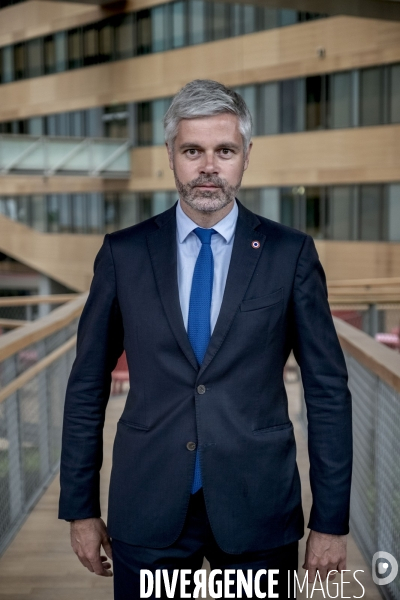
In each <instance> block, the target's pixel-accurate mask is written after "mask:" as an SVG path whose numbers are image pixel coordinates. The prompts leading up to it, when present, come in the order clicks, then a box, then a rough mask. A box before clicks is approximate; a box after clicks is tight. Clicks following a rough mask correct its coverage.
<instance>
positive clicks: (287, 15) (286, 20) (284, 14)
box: [280, 8, 297, 27]
mask: <svg viewBox="0 0 400 600" xmlns="http://www.w3.org/2000/svg"><path fill="white" fill-rule="evenodd" d="M280 13H281V19H280V21H281V26H282V27H286V26H287V25H294V24H295V23H297V11H296V10H291V9H286V8H284V9H282V10H281V11H280Z"/></svg>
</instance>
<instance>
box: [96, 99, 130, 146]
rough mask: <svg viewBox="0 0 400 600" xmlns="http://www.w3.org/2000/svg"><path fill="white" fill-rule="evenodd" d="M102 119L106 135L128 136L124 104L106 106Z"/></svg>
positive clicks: (114, 136)
mask: <svg viewBox="0 0 400 600" xmlns="http://www.w3.org/2000/svg"><path fill="white" fill-rule="evenodd" d="M102 119H103V123H104V135H105V136H106V137H110V138H127V137H128V107H127V105H126V104H115V105H114V106H106V107H105V112H104V114H103V117H102Z"/></svg>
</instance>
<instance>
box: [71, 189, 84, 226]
mask: <svg viewBox="0 0 400 600" xmlns="http://www.w3.org/2000/svg"><path fill="white" fill-rule="evenodd" d="M86 205H87V201H86V194H72V226H73V230H74V233H86V228H87V210H86Z"/></svg>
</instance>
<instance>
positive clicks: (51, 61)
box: [44, 35, 56, 75]
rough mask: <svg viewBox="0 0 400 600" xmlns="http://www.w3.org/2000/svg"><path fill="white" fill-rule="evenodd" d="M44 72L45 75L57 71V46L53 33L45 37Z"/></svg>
mask: <svg viewBox="0 0 400 600" xmlns="http://www.w3.org/2000/svg"><path fill="white" fill-rule="evenodd" d="M44 72H45V75H49V74H51V73H55V72H56V48H55V41H54V36H53V35H48V36H46V37H45V38H44Z"/></svg>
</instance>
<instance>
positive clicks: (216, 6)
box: [210, 2, 229, 40]
mask: <svg viewBox="0 0 400 600" xmlns="http://www.w3.org/2000/svg"><path fill="white" fill-rule="evenodd" d="M228 8H229V5H228V4H225V3H224V2H211V6H210V9H211V39H212V40H222V39H224V38H226V37H227V35H228V24H229V20H228Z"/></svg>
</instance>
